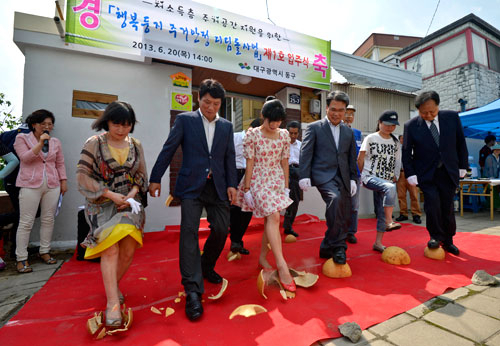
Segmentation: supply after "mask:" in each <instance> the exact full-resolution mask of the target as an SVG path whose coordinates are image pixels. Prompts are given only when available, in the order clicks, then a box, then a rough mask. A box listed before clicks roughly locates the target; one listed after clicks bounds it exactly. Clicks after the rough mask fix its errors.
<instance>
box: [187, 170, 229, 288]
mask: <svg viewBox="0 0 500 346" xmlns="http://www.w3.org/2000/svg"><path fill="white" fill-rule="evenodd" d="M203 208H205V209H206V211H207V221H208V222H209V224H210V235H209V236H208V238H207V241H206V242H205V246H204V247H203V256H201V255H200V245H199V241H198V229H199V227H200V217H201V213H202V211H203ZM228 228H229V202H228V201H222V200H221V199H219V197H218V195H217V191H216V190H215V185H214V182H213V180H212V179H207V183H206V185H205V187H204V188H203V191H202V193H201V195H200V196H199V197H198V198H195V199H187V198H186V199H183V200H182V201H181V234H180V240H179V266H180V270H181V276H182V281H181V282H182V285H183V286H184V290H185V291H186V293H189V292H196V293H199V294H202V293H203V292H204V288H203V272H202V270H205V271H206V270H211V269H213V268H214V267H215V263H216V262H217V259H218V258H219V255H220V254H221V252H222V249H223V248H224V244H225V242H226V238H227V233H228Z"/></svg>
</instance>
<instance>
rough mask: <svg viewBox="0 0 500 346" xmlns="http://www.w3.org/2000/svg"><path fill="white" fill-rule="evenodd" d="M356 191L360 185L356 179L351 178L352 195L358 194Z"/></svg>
mask: <svg viewBox="0 0 500 346" xmlns="http://www.w3.org/2000/svg"><path fill="white" fill-rule="evenodd" d="M356 191H358V186H357V184H356V182H355V181H354V180H351V197H352V196H354V195H355V194H356Z"/></svg>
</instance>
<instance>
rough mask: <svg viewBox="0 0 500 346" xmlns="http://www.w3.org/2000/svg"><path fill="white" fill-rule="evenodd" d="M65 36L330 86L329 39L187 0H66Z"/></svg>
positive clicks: (228, 69) (186, 61) (271, 77)
mask: <svg viewBox="0 0 500 346" xmlns="http://www.w3.org/2000/svg"><path fill="white" fill-rule="evenodd" d="M66 42H69V43H77V44H83V45H88V46H93V47H99V48H105V49H109V50H114V51H119V52H124V53H129V54H134V55H141V56H147V57H151V58H158V59H162V60H167V61H173V62H179V63H183V64H189V65H195V66H202V67H207V68H210V69H215V70H221V71H226V72H232V73H236V74H242V75H248V76H251V77H257V78H264V79H269V80H274V81H279V82H284V83H288V84H295V85H302V86H307V87H311V88H315V89H323V90H329V88H330V56H331V43H330V41H325V40H321V39H318V38H315V37H311V36H308V35H303V34H299V33H296V32H294V31H290V30H286V29H284V28H280V27H277V26H273V25H270V24H267V23H264V22H260V21H256V20H253V19H251V18H247V17H244V16H240V15H237V14H234V13H230V12H226V11H222V10H219V9H217V8H213V7H210V6H206V5H203V4H198V3H195V2H192V1H187V0H183V1H169V0H165V1H161V0H148V1H145V0H144V1H142V0H115V1H113V0H68V2H67V18H66Z"/></svg>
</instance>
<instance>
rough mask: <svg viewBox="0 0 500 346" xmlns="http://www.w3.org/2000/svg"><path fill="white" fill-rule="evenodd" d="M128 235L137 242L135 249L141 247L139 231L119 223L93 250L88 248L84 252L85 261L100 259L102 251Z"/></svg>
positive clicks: (132, 226) (131, 226)
mask: <svg viewBox="0 0 500 346" xmlns="http://www.w3.org/2000/svg"><path fill="white" fill-rule="evenodd" d="M128 235H129V236H131V237H132V238H134V239H135V241H137V243H138V244H137V247H142V233H141V231H140V230H138V229H137V227H135V226H134V225H130V224H123V223H120V224H118V225H115V226H114V228H113V230H112V231H111V233H110V234H109V235H108V236H107V237H106V238H105V239H104V240H103V241H102V242H100V243H99V244H97V246H95V247H93V248H89V247H88V248H87V250H85V259H92V258H97V257H100V256H101V254H102V252H103V251H104V250H106V249H107V248H109V247H110V246H112V245H113V244H116V243H118V242H119V241H120V240H122V239H123V238H125V237H126V236H128Z"/></svg>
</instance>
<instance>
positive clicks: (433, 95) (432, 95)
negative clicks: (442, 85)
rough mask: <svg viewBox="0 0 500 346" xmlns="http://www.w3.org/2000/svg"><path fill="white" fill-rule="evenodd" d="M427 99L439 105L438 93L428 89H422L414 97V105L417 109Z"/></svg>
mask: <svg viewBox="0 0 500 346" xmlns="http://www.w3.org/2000/svg"><path fill="white" fill-rule="evenodd" d="M429 100H433V101H434V102H435V103H436V106H439V94H438V93H437V92H435V91H434V90H429V91H424V92H422V93H420V94H419V95H418V96H417V98H416V99H415V107H417V109H419V108H420V106H421V105H423V104H424V103H426V102H427V101H429Z"/></svg>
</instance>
